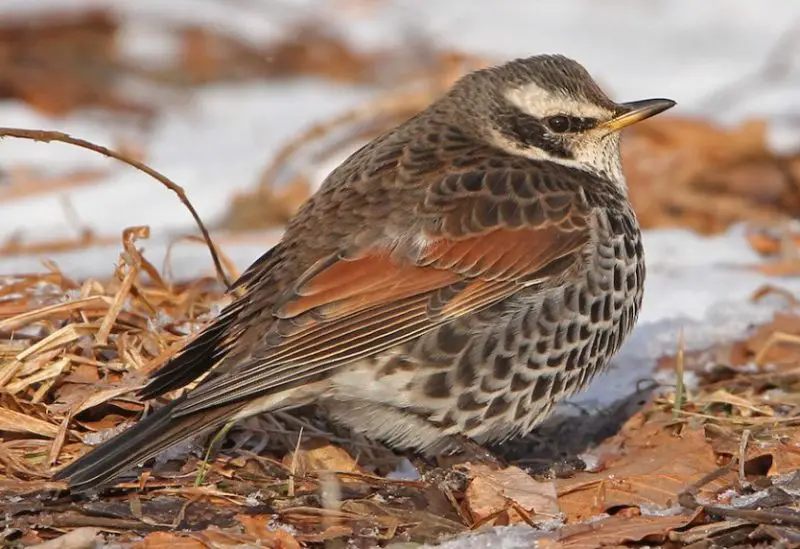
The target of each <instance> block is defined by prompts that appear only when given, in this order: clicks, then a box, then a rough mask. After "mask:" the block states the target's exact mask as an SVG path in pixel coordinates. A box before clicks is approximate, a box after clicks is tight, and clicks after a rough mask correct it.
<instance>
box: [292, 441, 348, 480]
mask: <svg viewBox="0 0 800 549" xmlns="http://www.w3.org/2000/svg"><path fill="white" fill-rule="evenodd" d="M295 455H296V458H295ZM295 459H296V470H295V474H296V475H297V476H301V477H302V476H305V475H307V474H308V473H312V472H321V471H331V472H338V473H363V472H364V470H363V469H362V468H361V467H359V466H358V464H357V463H356V460H354V459H353V457H352V456H351V455H350V454H348V453H347V451H346V450H344V449H343V448H340V447H339V446H334V445H333V444H330V443H329V442H328V441H326V440H324V439H310V440H308V441H306V442H304V443H303V444H302V445H301V447H300V449H299V451H298V452H297V454H295V452H289V453H287V454H286V455H285V456H284V458H283V464H284V465H285V466H286V467H288V468H291V466H292V463H295ZM341 481H342V482H348V481H355V482H358V479H354V478H352V477H343V478H342V479H341Z"/></svg>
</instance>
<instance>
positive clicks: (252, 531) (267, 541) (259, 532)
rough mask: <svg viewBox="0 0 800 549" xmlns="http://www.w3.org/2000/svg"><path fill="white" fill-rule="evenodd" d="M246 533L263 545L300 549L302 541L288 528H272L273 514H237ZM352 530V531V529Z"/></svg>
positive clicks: (284, 548)
mask: <svg viewBox="0 0 800 549" xmlns="http://www.w3.org/2000/svg"><path fill="white" fill-rule="evenodd" d="M236 519H237V520H238V521H239V522H240V523H242V528H244V533H245V534H247V535H249V536H252V537H254V538H255V539H257V540H258V541H259V543H260V544H261V545H262V546H263V547H270V548H272V549H300V543H299V542H298V541H297V540H296V539H294V537H293V536H292V535H291V534H290V533H289V532H287V531H286V530H270V529H269V527H268V525H269V524H270V522H271V521H272V516H271V515H236ZM351 532H352V531H351Z"/></svg>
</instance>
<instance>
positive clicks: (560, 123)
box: [545, 115, 570, 133]
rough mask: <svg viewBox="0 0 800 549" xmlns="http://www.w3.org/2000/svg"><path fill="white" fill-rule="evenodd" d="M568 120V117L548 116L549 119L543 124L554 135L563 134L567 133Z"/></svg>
mask: <svg viewBox="0 0 800 549" xmlns="http://www.w3.org/2000/svg"><path fill="white" fill-rule="evenodd" d="M569 122H570V120H569V117H568V116H561V115H557V116H550V117H549V118H547V119H545V123H546V124H547V127H548V128H550V130H551V131H553V132H555V133H564V132H568V131H569V127H570V123H569Z"/></svg>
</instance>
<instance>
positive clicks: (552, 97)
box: [506, 83, 610, 119]
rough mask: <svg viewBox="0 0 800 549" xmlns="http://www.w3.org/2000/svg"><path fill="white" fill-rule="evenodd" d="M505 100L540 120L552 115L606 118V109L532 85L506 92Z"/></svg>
mask: <svg viewBox="0 0 800 549" xmlns="http://www.w3.org/2000/svg"><path fill="white" fill-rule="evenodd" d="M506 99H507V100H508V101H509V102H510V103H511V104H512V105H515V106H516V107H517V108H519V109H520V110H522V111H523V112H525V113H527V114H530V115H532V116H536V117H538V118H542V117H545V116H552V115H554V114H566V115H568V116H577V117H582V118H599V119H605V118H608V117H609V115H610V113H609V111H607V110H606V109H604V108H602V107H599V106H597V105H594V104H593V103H588V102H586V101H579V100H577V99H572V98H569V97H567V95H566V93H563V94H560V93H553V92H549V91H547V90H545V89H543V88H541V87H539V86H537V85H536V84H534V83H530V84H526V85H524V86H522V87H519V88H514V89H511V90H509V91H508V92H506Z"/></svg>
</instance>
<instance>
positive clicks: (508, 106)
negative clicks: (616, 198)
mask: <svg viewBox="0 0 800 549" xmlns="http://www.w3.org/2000/svg"><path fill="white" fill-rule="evenodd" d="M459 87H460V89H459ZM454 91H455V95H456V96H457V97H458V98H460V99H462V100H463V101H464V103H462V105H466V107H467V108H468V109H470V110H471V112H472V116H473V117H475V116H477V117H479V118H482V120H481V121H480V127H481V128H482V133H483V136H484V137H485V138H487V139H488V140H489V141H490V142H492V144H493V145H495V146H497V147H499V148H501V149H503V150H505V151H506V152H509V153H512V154H516V155H521V156H526V157H530V158H535V159H543V160H550V161H554V162H558V163H561V164H566V165H570V166H573V167H576V168H579V169H583V170H585V171H590V172H593V173H596V174H598V175H601V176H604V177H606V178H608V179H611V180H612V181H615V182H618V183H619V184H620V185H624V181H625V180H624V177H623V175H622V168H621V164H620V153H619V137H620V130H622V129H623V128H625V127H627V126H629V125H631V124H635V123H636V122H639V121H640V120H644V119H646V118H649V117H651V116H654V115H656V114H658V113H660V112H663V111H665V110H667V109H669V108H670V107H672V106H674V105H675V102H674V101H672V100H670V99H646V100H643V101H633V102H630V103H615V102H614V101H612V100H611V99H609V98H608V96H607V95H606V94H605V93H604V92H603V91H602V90H601V89H600V86H598V85H597V83H596V82H595V81H594V80H593V79H592V77H591V76H590V75H589V73H588V72H587V71H586V69H585V68H583V66H581V65H580V64H579V63H577V62H575V61H573V60H572V59H568V58H566V57H563V56H561V55H540V56H535V57H528V58H525V59H517V60H515V61H511V62H509V63H506V64H505V65H501V66H499V67H494V68H490V69H484V70H481V71H477V72H475V73H472V74H471V75H468V76H467V77H465V78H464V79H463V80H462V81H461V82H460V83H459V84H458V85H457V86H456V89H455V90H454ZM487 99H488V101H487ZM487 128H488V129H487Z"/></svg>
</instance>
